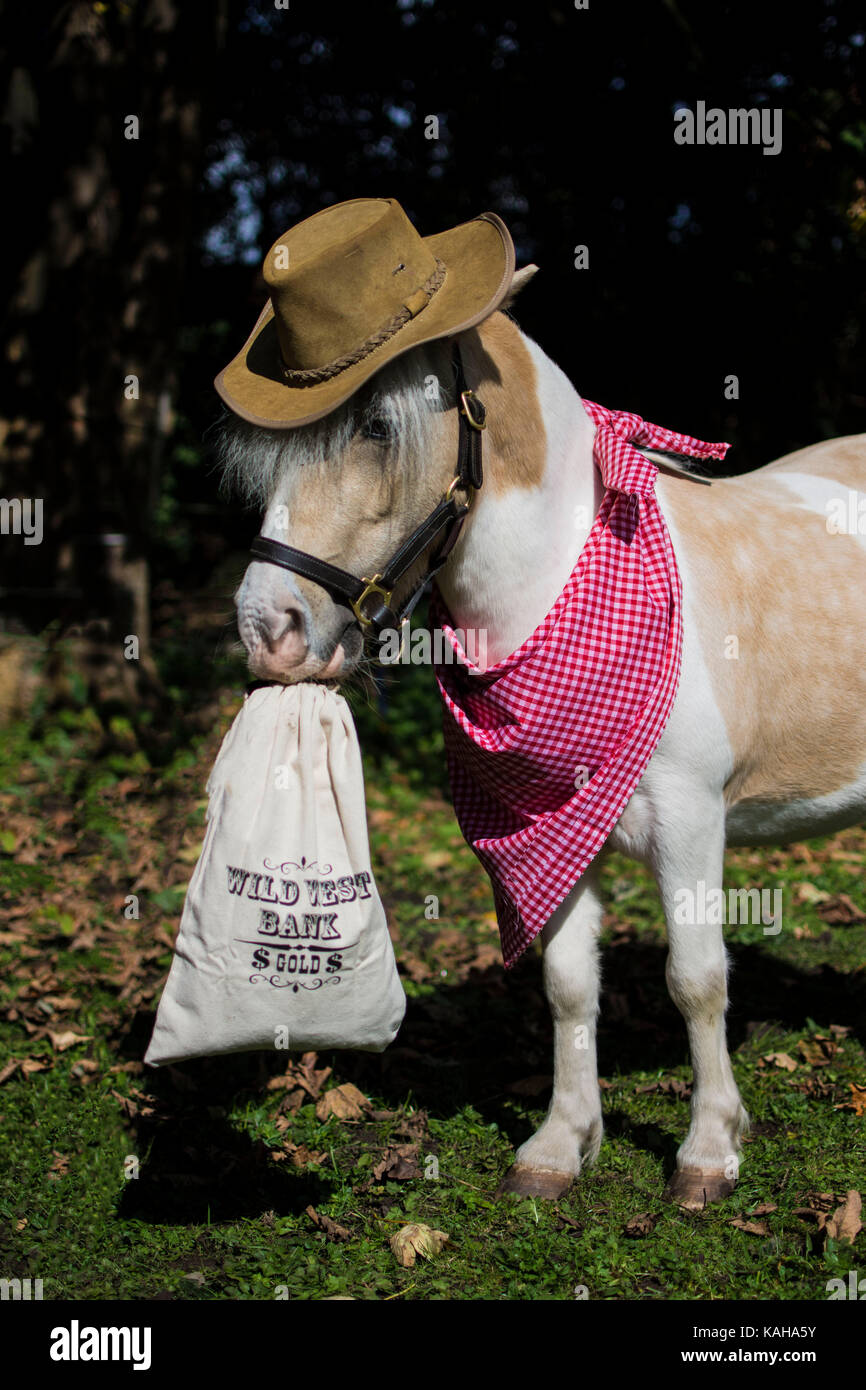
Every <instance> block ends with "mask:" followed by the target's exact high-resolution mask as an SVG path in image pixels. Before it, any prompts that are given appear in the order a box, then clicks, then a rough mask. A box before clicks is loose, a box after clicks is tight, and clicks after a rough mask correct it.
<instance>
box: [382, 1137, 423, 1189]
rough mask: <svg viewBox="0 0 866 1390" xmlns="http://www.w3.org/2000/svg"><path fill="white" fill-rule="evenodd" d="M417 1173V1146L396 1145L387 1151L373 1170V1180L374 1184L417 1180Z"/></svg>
mask: <svg viewBox="0 0 866 1390" xmlns="http://www.w3.org/2000/svg"><path fill="white" fill-rule="evenodd" d="M418 1176H419V1172H418V1145H417V1144H398V1145H397V1146H396V1147H395V1148H393V1149H388V1150H387V1152H386V1154H385V1156H384V1158H382V1159H380V1160H379V1162H378V1163H377V1164H376V1165H375V1167H374V1168H373V1178H374V1179H375V1181H376V1182H381V1181H382V1179H383V1178H385V1180H386V1181H390V1180H391V1179H397V1180H401V1179H405V1178H417V1177H418Z"/></svg>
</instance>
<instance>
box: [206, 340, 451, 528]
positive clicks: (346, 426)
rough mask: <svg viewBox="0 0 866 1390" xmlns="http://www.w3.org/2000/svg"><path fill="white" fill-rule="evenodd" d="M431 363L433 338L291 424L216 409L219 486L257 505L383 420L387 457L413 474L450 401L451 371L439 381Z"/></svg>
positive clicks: (324, 464)
mask: <svg viewBox="0 0 866 1390" xmlns="http://www.w3.org/2000/svg"><path fill="white" fill-rule="evenodd" d="M437 347H439V349H440V353H439V355H437V354H436V351H435V350H436V348H437ZM431 349H432V350H431ZM437 365H438V366H439V367H440V372H441V366H442V358H441V344H437V343H431V344H424V345H422V346H421V347H418V348H414V349H413V350H412V351H410V352H407V353H405V354H404V355H403V356H402V357H398V358H397V359H396V360H395V361H393V362H390V363H389V364H388V366H387V367H383V369H382V371H381V372H378V373H377V374H376V376H375V377H373V378H372V380H371V381H369V382H367V383H365V385H364V386H363V387H362V388H361V389H360V390H359V391H357V392H356V393H355V395H354V396H352V397H350V399H349V400H348V401H346V402H345V404H344V405H342V406H339V407H338V408H337V409H336V410H334V411H332V412H331V414H330V415H326V416H324V417H323V419H321V420H316V421H314V422H313V423H312V424H311V425H300V426H298V427H297V428H296V429H285V430H278V429H265V428H264V427H262V426H259V425H251V424H250V423H249V422H248V421H247V420H242V419H241V418H240V416H237V415H234V414H233V413H232V412H231V411H229V410H225V409H224V411H223V414H222V416H221V417H220V418H219V419H218V420H217V421H216V423H215V425H214V426H213V434H212V437H211V441H212V449H213V454H214V458H215V462H216V466H217V468H218V469H219V470H220V473H221V482H220V491H221V492H223V493H224V494H225V493H237V494H238V495H240V497H241V498H242V499H243V501H244V502H245V503H247V504H248V505H257V506H259V507H262V508H264V507H266V506H267V505H268V503H269V501H270V499H271V498H272V497H273V495H274V492H275V490H276V488H277V487H278V486H279V483H280V481H281V479H283V478H284V477H286V476H287V475H288V474H290V473H293V472H295V470H297V469H300V468H304V469H310V468H312V469H316V468H321V469H326V468H328V467H333V466H334V465H335V463H336V462H337V461H338V460H339V459H340V458H341V457H342V455H343V454H344V453H345V451H346V450H347V449H348V447H349V445H350V444H351V442H352V439H353V437H354V436H355V435H356V434H357V432H358V431H359V430H361V429H363V428H364V426H365V425H369V424H370V423H372V421H374V420H383V421H384V422H385V425H386V427H387V431H388V434H389V436H390V439H391V442H390V444H389V446H388V459H389V462H393V463H395V464H396V466H397V467H398V468H399V469H400V470H401V471H405V473H406V474H407V476H408V477H409V480H410V482H411V481H413V480H414V479H415V478H416V477H417V476H418V475H419V474H420V473H421V471H422V469H423V467H424V463H425V460H426V459H427V458H428V457H429V454H430V450H431V447H432V434H433V422H434V417H435V416H436V415H437V414H439V413H440V412H441V411H443V410H445V409H447V407H448V404H449V401H452V400H453V390H454V377H453V370H452V368H451V367H449V368H448V375H447V380H446V381H445V382H444V383H443V381H442V380H441V379H440V374H439V373H437V371H436V370H435V367H436V366H437ZM443 386H444V388H445V389H444V390H443Z"/></svg>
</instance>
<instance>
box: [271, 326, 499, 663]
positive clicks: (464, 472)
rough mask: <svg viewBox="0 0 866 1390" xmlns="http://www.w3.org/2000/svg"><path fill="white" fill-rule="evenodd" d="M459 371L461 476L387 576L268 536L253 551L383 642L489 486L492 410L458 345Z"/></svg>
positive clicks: (390, 563)
mask: <svg viewBox="0 0 866 1390" xmlns="http://www.w3.org/2000/svg"><path fill="white" fill-rule="evenodd" d="M454 369H455V375H456V381H457V400H458V420H459V423H460V440H459V445H458V452H457V472H456V473H455V475H454V477H453V478H452V479H451V482H450V483H449V484H448V488H447V490H446V492H445V495H444V497H443V498H442V501H441V502H439V504H438V505H437V506H436V507H434V509H433V511H432V512H430V514H429V515H428V516H427V517H425V519H424V520H423V521H422V522H421V524H420V525H419V526H416V527H415V530H414V531H413V532H412V534H411V535H410V536H408V537H407V539H406V540H405V541H404V542H403V544H402V545H401V546H400V547H399V549H398V550H396V551H395V552H394V554H393V555H392V556H391V559H390V560H389V561H388V564H387V565H386V566H385V569H384V570H383V571H382V572H381V574H374V575H373V577H372V579H368V578H366V577H365V578H363V579H358V578H357V577H356V576H355V575H354V574H350V573H349V571H348V570H343V569H340V568H339V566H337V565H330V564H328V563H327V561H325V560H319V559H317V558H316V556H315V555H309V554H308V553H307V552H306V551H305V550H296V549H295V548H294V546H291V545H283V543H282V541H272V540H271V539H270V538H269V537H268V536H256V539H255V540H254V541H253V543H252V545H251V546H250V550H251V552H252V554H253V555H254V556H255V558H256V559H257V560H264V561H267V562H268V563H269V564H272V565H281V566H282V567H283V569H287V570H291V571H292V572H293V573H294V574H300V575H301V576H302V577H303V578H304V579H312V580H313V582H314V583H315V584H319V585H320V586H321V587H322V588H323V589H324V590H325V591H326V593H329V594H330V595H331V598H333V599H334V600H335V601H336V602H337V603H341V604H343V605H345V606H346V607H347V608H351V610H352V612H353V613H354V615H355V618H356V619H357V621H358V623H359V624H360V626H361V630H362V632H363V634H364V636H365V637H378V636H380V634H381V633H382V632H383V631H384V630H385V629H386V628H397V627H399V626H400V624H401V623H402V622H403V620H404V619H405V618H407V617H408V616H409V614H410V613H411V612H412V609H413V608H414V607H415V604H416V603H417V602H418V599H419V598H420V597H421V590H422V589H423V588H424V585H425V584H426V583H427V580H428V579H430V578H432V576H433V575H434V574H436V573H438V571H439V570H440V569H441V568H442V566H443V565H444V563H445V561H446V560H447V559H448V556H449V555H450V553H451V551H452V549H453V547H454V544H455V542H456V540H457V537H458V536H459V535H460V529H461V527H462V525H463V521H464V518H465V516H466V513H467V512H468V511H469V508H470V506H471V503H472V497H473V495H474V493H475V491H476V490H477V489H478V488H480V486H481V483H482V481H483V475H482V468H481V431H482V430H483V429H484V428H485V423H486V411H485V409H484V406H483V405H482V404H481V402H480V400H479V399H478V397H477V396H476V395H475V394H474V393H473V392H472V391H470V390H469V389H468V387H467V385H466V378H465V376H464V373H463V361H462V358H461V356H460V348H459V346H458V344H457V343H456V342H455V344H454ZM458 489H459V490H461V491H463V492H465V493H466V501H465V502H457V501H455V498H454V493H455V492H456V491H457V490H458ZM440 533H444V534H443V535H442V539H441V541H439V544H438V545H437V546H436V547H435V548H434V550H433V551H432V552H431V554H430V555H429V556H428V558H427V567H426V570H425V572H424V573H423V574H422V575H421V577H420V578H419V579H418V581H417V582H416V583H415V584H414V585H413V587H412V589H411V590H410V592H409V594H408V595H407V596H406V599H405V601H404V602H403V603H402V604H401V605H400V608H399V610H395V609H393V608H392V607H391V603H392V598H393V595H394V590H395V589H396V587H397V585H398V584H399V582H400V580H401V579H402V578H403V576H404V575H406V574H408V572H409V570H410V569H411V568H412V566H413V565H414V564H415V563H416V561H417V560H418V559H419V558H420V556H421V555H422V553H423V552H424V550H426V548H427V546H428V545H430V543H431V542H432V541H434V540H436V539H437V537H439V535H440Z"/></svg>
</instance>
